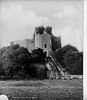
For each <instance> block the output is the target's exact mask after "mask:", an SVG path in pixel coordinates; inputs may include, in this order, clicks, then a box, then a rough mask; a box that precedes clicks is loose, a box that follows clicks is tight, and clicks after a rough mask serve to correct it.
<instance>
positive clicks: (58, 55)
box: [55, 44, 79, 67]
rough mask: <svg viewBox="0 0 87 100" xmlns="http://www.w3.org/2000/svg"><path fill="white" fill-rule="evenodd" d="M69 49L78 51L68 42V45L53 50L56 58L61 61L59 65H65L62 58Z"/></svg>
mask: <svg viewBox="0 0 87 100" xmlns="http://www.w3.org/2000/svg"><path fill="white" fill-rule="evenodd" d="M70 50H72V51H76V52H79V51H78V50H77V48H76V47H74V46H71V45H70V44H68V45H66V46H64V47H62V48H59V49H57V50H56V51H55V56H56V59H57V60H58V61H59V62H60V63H61V65H62V66H63V67H65V65H64V62H63V60H64V55H65V54H66V53H67V52H68V51H70Z"/></svg>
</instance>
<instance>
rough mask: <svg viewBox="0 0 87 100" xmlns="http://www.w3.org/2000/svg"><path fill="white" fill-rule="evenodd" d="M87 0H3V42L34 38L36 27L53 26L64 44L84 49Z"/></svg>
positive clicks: (0, 15) (0, 13)
mask: <svg viewBox="0 0 87 100" xmlns="http://www.w3.org/2000/svg"><path fill="white" fill-rule="evenodd" d="M83 13H84V12H83V0H37V1H36V0H1V1H0V43H1V44H0V45H1V47H2V46H7V45H10V42H11V41H15V40H23V39H26V38H28V39H32V38H33V34H34V30H35V27H37V26H41V25H44V26H48V25H49V26H51V27H52V33H53V35H55V36H61V42H62V46H65V45H67V44H71V45H73V46H75V47H77V49H78V50H79V51H82V50H83V36H84V34H83V27H84V24H83V17H84V16H83Z"/></svg>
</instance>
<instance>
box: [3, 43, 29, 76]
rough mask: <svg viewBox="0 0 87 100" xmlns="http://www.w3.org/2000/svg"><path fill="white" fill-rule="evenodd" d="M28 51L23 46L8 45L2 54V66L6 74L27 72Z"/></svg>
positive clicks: (24, 73)
mask: <svg viewBox="0 0 87 100" xmlns="http://www.w3.org/2000/svg"><path fill="white" fill-rule="evenodd" d="M29 56H30V53H29V52H28V50H27V49H26V48H24V47H19V46H18V45H16V46H10V47H9V48H8V49H7V50H6V51H5V52H4V54H3V68H4V70H5V74H6V75H8V76H11V77H12V76H14V75H25V76H26V74H27V73H28V67H29V61H28V59H29Z"/></svg>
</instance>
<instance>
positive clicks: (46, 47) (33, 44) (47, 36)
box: [14, 26, 61, 56]
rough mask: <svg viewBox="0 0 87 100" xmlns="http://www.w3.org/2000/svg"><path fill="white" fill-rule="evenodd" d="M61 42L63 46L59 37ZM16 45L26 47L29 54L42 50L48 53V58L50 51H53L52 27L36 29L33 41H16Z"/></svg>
mask: <svg viewBox="0 0 87 100" xmlns="http://www.w3.org/2000/svg"><path fill="white" fill-rule="evenodd" d="M58 39H59V42H60V44H61V39H60V37H58ZM14 44H19V45H20V46H23V47H26V48H27V49H28V51H29V52H32V50H34V49H38V48H41V49H43V51H44V52H46V54H47V56H48V55H49V53H50V51H52V46H53V44H52V27H49V26H47V27H46V28H45V27H43V26H38V27H35V32H34V35H33V39H25V40H23V41H21V40H16V41H15V42H14Z"/></svg>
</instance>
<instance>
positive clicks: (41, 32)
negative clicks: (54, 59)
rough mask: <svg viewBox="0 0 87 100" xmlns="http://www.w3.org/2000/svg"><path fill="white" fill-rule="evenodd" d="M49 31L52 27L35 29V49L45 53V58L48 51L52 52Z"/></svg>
mask: <svg viewBox="0 0 87 100" xmlns="http://www.w3.org/2000/svg"><path fill="white" fill-rule="evenodd" d="M51 31H52V27H49V26H48V27H46V28H44V27H43V26H40V27H39V26H38V27H36V28H35V49H37V48H41V49H43V51H44V52H46V54H47V56H48V55H49V53H50V51H52V42H51V34H52V33H51Z"/></svg>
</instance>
